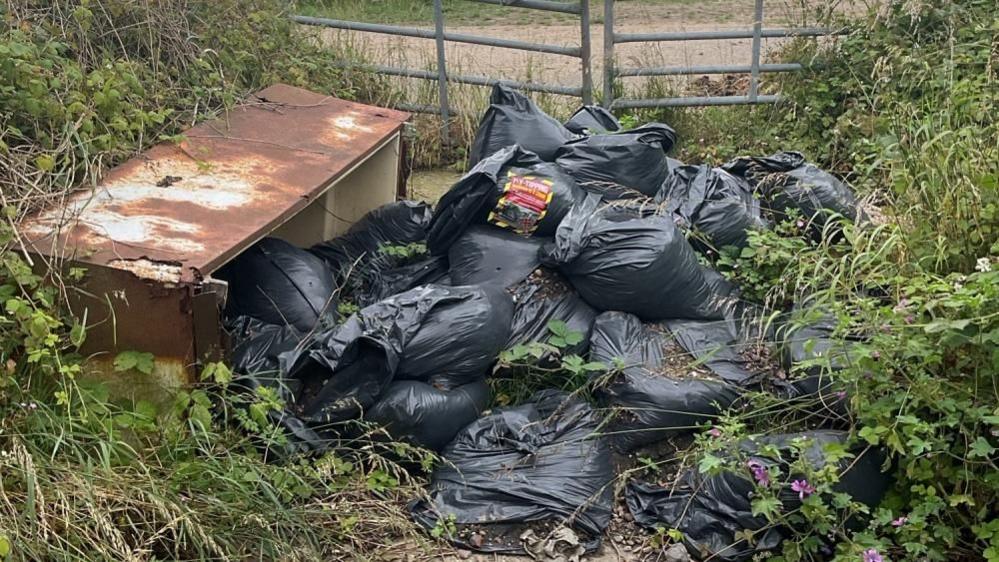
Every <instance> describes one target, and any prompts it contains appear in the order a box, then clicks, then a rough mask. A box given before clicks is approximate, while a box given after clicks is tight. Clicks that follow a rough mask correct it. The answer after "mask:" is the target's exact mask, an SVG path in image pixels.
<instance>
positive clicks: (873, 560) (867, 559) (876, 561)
mask: <svg viewBox="0 0 999 562" xmlns="http://www.w3.org/2000/svg"><path fill="white" fill-rule="evenodd" d="M864 562H884V558H881V555H880V554H878V551H877V549H874V548H868V549H867V550H865V551H864Z"/></svg>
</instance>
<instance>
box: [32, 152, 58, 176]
mask: <svg viewBox="0 0 999 562" xmlns="http://www.w3.org/2000/svg"><path fill="white" fill-rule="evenodd" d="M35 167H36V168H38V169H39V170H41V171H43V172H51V171H52V169H53V168H55V158H52V156H50V155H48V154H42V155H41V156H39V157H38V158H35Z"/></svg>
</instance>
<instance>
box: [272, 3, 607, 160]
mask: <svg viewBox="0 0 999 562" xmlns="http://www.w3.org/2000/svg"><path fill="white" fill-rule="evenodd" d="M466 1H469V2H480V3H483V4H497V5H501V6H510V7H514V8H523V9H528V10H543V11H549V12H560V13H564V14H575V15H578V16H579V46H574V47H565V46H561V45H548V44H545V43H531V42H528V41H516V40H512V39H501V38H497V37H485V36H481V35H468V34H464V33H451V32H448V31H445V30H444V7H443V0H433V3H434V29H433V30H429V29H421V28H418V27H403V26H397V25H383V24H377V23H364V22H357V21H345V20H334V19H328V18H315V17H309V16H292V17H291V18H292V20H293V21H295V22H298V23H301V24H305V25H317V26H323V27H332V28H335V29H346V30H352V31H370V32H373V33H384V34H387V35H399V36H403V37H419V38H423V39H434V40H435V41H436V43H437V71H436V72H431V71H427V70H419V69H415V68H400V67H393V66H381V65H364V66H359V65H352V66H355V67H358V68H362V69H368V70H370V71H372V72H376V73H378V74H387V75H390V76H406V77H410V78H421V79H424V80H436V81H437V84H438V97H439V99H438V104H437V105H433V106H428V105H415V104H398V105H397V107H398V108H399V109H404V110H407V111H416V112H423V113H438V114H440V116H441V121H442V126H443V129H442V134H443V138H444V140H445V142H448V139H449V134H448V126H447V124H448V122H449V120H450V115H451V114H452V113H453V111H452V110H451V107H450V106H449V105H448V82H456V83H459V84H475V85H479V86H492V85H494V84H498V83H503V84H507V85H509V86H511V87H513V88H517V89H519V90H526V91H531V92H547V93H552V94H561V95H564V96H573V97H577V98H581V99H582V101H583V103H585V104H590V103H593V74H592V66H591V64H590V59H591V57H590V1H589V0H577V1H575V2H562V1H555V0H466ZM445 41H453V42H457V43H470V44H473V45H486V46H490V47H502V48H506V49H519V50H523V51H534V52H537V53H549V54H553V55H561V56H567V57H575V58H578V59H579V60H580V85H579V86H562V85H558V84H546V83H543V82H519V81H516V80H504V79H502V78H495V77H492V76H471V75H465V74H448V72H447V60H446V57H445V55H444V42H445Z"/></svg>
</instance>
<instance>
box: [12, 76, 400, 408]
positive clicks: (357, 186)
mask: <svg viewBox="0 0 999 562" xmlns="http://www.w3.org/2000/svg"><path fill="white" fill-rule="evenodd" d="M408 118H409V115H408V114H407V113H403V112H400V111H394V110H390V109H383V108H378V107H371V106H367V105H362V104H358V103H353V102H349V101H345V100H341V99H337V98H334V97H331V96H324V95H321V94H316V93H313V92H309V91H306V90H301V89H298V88H293V87H291V86H286V85H282V84H278V85H275V86H272V87H269V88H267V89H265V90H263V91H261V92H258V93H257V94H255V95H253V96H251V97H250V98H249V99H248V100H246V101H245V102H244V103H243V104H241V105H240V106H238V107H237V108H235V109H233V110H231V111H230V112H229V113H228V114H227V115H226V116H225V117H224V118H222V119H219V120H216V121H212V122H207V123H204V124H201V125H198V126H196V127H194V128H192V129H190V130H188V131H187V132H186V133H184V135H183V137H182V140H181V141H180V142H177V143H164V144H160V145H157V146H155V147H153V148H151V149H150V150H148V151H146V152H144V153H143V154H141V155H139V156H137V157H135V158H133V159H131V160H129V161H128V162H126V163H124V164H122V165H120V166H118V167H116V168H114V169H113V170H111V171H110V172H108V174H107V175H106V177H105V178H104V179H103V180H102V181H101V182H100V184H99V185H98V186H96V187H95V188H93V189H83V190H79V191H76V192H74V193H73V194H71V195H70V196H68V197H67V199H66V200H65V201H64V202H63V204H62V205H59V206H57V207H52V208H49V209H44V210H42V211H41V212H39V213H37V214H35V215H33V216H31V217H28V218H27V219H26V220H25V221H24V222H23V223H22V224H21V225H20V229H21V232H22V236H23V237H24V238H25V240H26V242H27V244H28V245H29V250H30V251H31V252H32V253H34V254H36V255H37V256H38V258H39V260H37V261H39V262H40V263H41V264H44V265H45V266H50V265H55V266H56V267H60V268H62V269H66V268H68V267H77V268H83V269H84V270H85V273H84V275H83V278H82V280H80V281H78V282H73V283H72V284H71V285H70V286H69V287H67V294H68V301H69V304H70V306H71V308H72V310H73V312H74V314H75V315H77V317H79V318H85V319H86V323H87V326H88V335H87V340H86V343H85V345H84V348H83V350H82V351H83V352H84V353H86V354H87V355H88V356H89V357H90V361H89V366H90V367H91V368H92V369H91V370H92V371H93V372H95V373H97V374H98V375H99V376H101V377H102V378H104V379H106V380H108V381H109V382H110V383H111V384H112V386H113V387H115V388H113V389H112V390H114V391H116V393H119V394H120V393H125V394H127V395H134V396H142V397H146V398H148V397H150V396H155V395H156V394H157V393H160V394H161V393H163V391H164V390H167V391H168V390H169V389H171V388H177V387H180V386H182V385H184V384H187V383H188V382H190V381H191V380H193V378H194V377H195V376H196V374H197V370H198V366H199V365H200V364H202V363H203V362H204V361H206V360H212V359H216V358H219V357H221V356H222V350H223V347H224V338H223V333H222V329H221V325H220V310H221V306H222V305H223V304H224V302H225V293H226V286H225V284H224V283H223V282H220V281H216V280H214V279H212V273H213V272H215V271H217V270H218V269H219V268H220V267H222V266H223V265H224V264H226V263H227V262H229V261H230V260H232V259H233V258H234V257H236V256H237V255H239V254H240V253H241V252H243V251H245V250H246V249H247V248H248V247H250V246H251V245H252V244H254V243H255V242H257V241H258V240H260V239H261V238H263V237H265V236H277V237H280V238H284V239H285V240H288V241H289V242H291V243H293V244H296V245H299V246H303V247H304V246H309V245H311V244H313V243H316V242H319V241H321V240H326V239H329V238H331V237H333V236H335V235H337V234H340V233H341V232H343V231H344V230H346V229H347V228H348V227H349V226H350V224H351V223H353V222H354V221H356V220H357V219H358V218H360V217H361V216H362V215H363V214H364V213H366V212H367V211H369V210H371V209H373V208H375V207H377V206H379V205H382V204H384V203H388V202H391V201H394V200H395V198H396V196H397V194H398V193H400V192H401V189H400V188H401V186H400V185H399V183H400V173H399V171H400V156H399V155H400V152H401V150H402V146H401V142H402V135H401V132H402V128H403V126H404V124H405V122H406V121H407V119H408ZM123 350H136V351H145V352H151V353H153V354H154V355H155V356H156V362H155V368H154V372H153V375H152V376H149V375H141V376H140V374H138V373H127V374H122V373H114V371H113V367H112V362H113V358H114V356H115V355H116V354H117V353H118V352H119V351H123Z"/></svg>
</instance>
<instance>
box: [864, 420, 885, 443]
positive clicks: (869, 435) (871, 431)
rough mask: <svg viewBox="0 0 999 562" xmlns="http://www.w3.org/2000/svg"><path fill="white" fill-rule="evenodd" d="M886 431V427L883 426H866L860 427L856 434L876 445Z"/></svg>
mask: <svg viewBox="0 0 999 562" xmlns="http://www.w3.org/2000/svg"><path fill="white" fill-rule="evenodd" d="M885 433H888V428H887V427H884V426H880V425H879V426H873V427H872V426H866V427H863V428H861V430H860V432H859V433H858V435H860V438H861V439H863V440H864V441H867V442H868V443H870V444H871V445H877V444H878V443H880V442H881V436H882V435H884V434H885Z"/></svg>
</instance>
